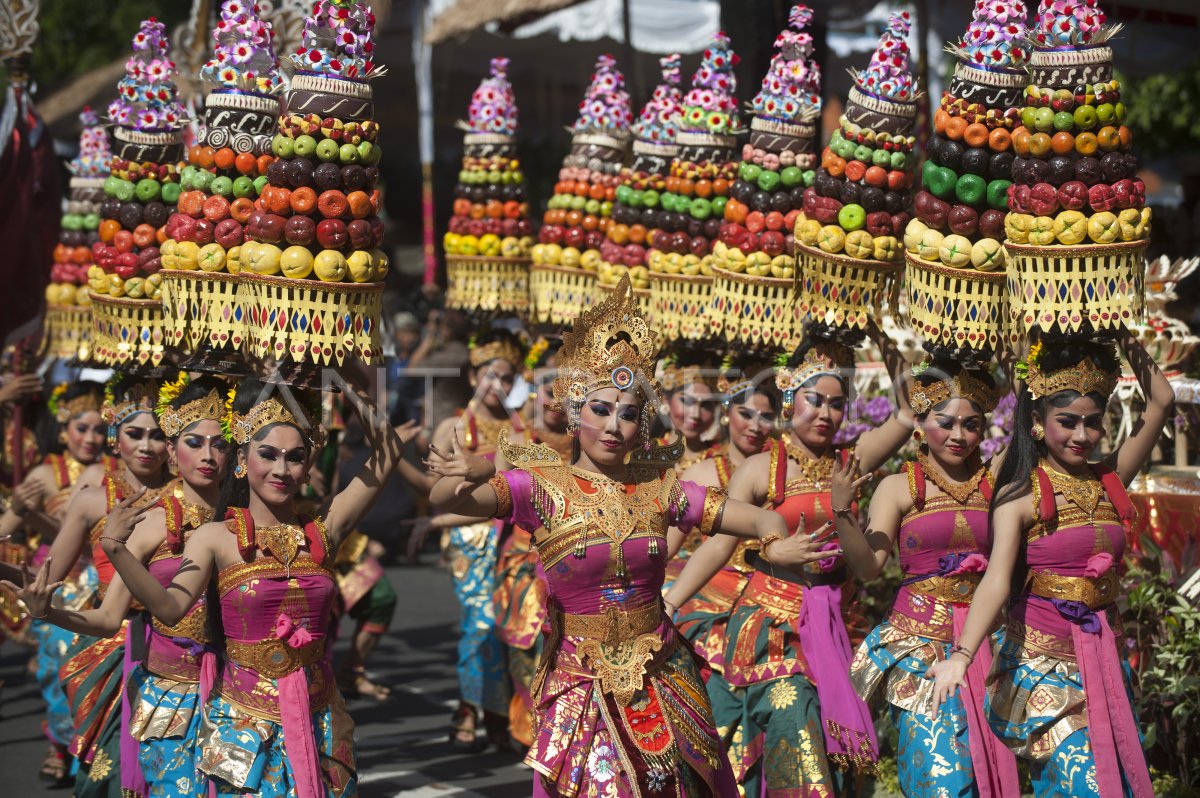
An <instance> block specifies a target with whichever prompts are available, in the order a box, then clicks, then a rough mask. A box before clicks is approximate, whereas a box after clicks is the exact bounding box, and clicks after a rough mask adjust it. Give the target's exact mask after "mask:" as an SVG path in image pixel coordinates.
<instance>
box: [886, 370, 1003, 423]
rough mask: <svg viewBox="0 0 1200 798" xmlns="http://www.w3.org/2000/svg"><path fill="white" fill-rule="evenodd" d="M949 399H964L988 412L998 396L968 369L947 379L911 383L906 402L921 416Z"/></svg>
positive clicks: (993, 407)
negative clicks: (910, 390)
mask: <svg viewBox="0 0 1200 798" xmlns="http://www.w3.org/2000/svg"><path fill="white" fill-rule="evenodd" d="M949 399H966V400H968V401H970V402H972V403H973V404H974V405H975V406H976V407H978V408H979V409H980V411H982V412H984V413H990V412H992V411H993V410H995V409H996V403H997V402H998V401H1000V396H999V395H998V392H997V391H996V389H995V388H994V387H992V386H991V385H988V384H987V383H986V382H984V381H983V380H981V379H980V378H978V377H976V376H975V375H974V374H972V373H971V372H969V371H960V372H959V373H958V374H955V375H954V376H953V377H952V378H950V379H948V380H937V381H936V382H930V383H917V384H915V385H913V387H912V392H911V393H910V394H909V397H908V404H909V405H910V406H911V407H912V409H913V412H914V413H916V414H917V415H919V416H923V415H925V414H926V413H928V412H929V411H930V410H932V409H933V408H935V407H937V406H938V405H940V404H941V403H942V402H945V401H947V400H949Z"/></svg>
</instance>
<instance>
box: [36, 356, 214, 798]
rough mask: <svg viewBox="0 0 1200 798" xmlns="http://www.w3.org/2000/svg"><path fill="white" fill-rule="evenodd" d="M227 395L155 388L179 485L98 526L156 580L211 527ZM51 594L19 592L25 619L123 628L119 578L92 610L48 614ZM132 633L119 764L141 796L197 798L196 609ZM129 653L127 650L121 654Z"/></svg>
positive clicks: (206, 677)
mask: <svg viewBox="0 0 1200 798" xmlns="http://www.w3.org/2000/svg"><path fill="white" fill-rule="evenodd" d="M225 390H226V386H225V384H224V383H223V382H221V381H220V380H217V379H216V378H213V377H202V378H200V379H197V380H195V381H192V382H191V383H187V381H186V376H185V375H180V377H179V378H178V379H177V380H176V381H174V382H172V383H168V384H166V385H164V386H163V387H162V389H161V390H160V392H159V400H158V405H157V407H156V408H155V410H156V415H157V416H158V420H159V425H160V427H161V429H162V432H163V434H164V435H165V436H166V439H167V452H168V456H169V457H170V459H171V461H172V462H174V463H176V465H177V466H178V470H179V477H180V479H179V480H178V481H177V482H173V483H172V484H171V485H170V487H169V488H168V489H167V490H165V491H164V492H163V493H162V495H161V496H160V498H159V499H158V500H157V502H156V503H155V504H154V505H153V508H152V509H151V510H149V511H148V512H145V511H139V510H134V509H133V503H134V501H137V500H139V499H140V498H141V494H140V492H139V493H135V494H132V495H131V496H129V497H127V498H126V499H125V500H124V501H122V502H121V503H120V504H118V505H117V506H116V507H115V508H113V511H112V512H111V513H110V514H109V515H108V517H107V521H106V523H105V530H104V532H105V535H106V536H115V537H120V538H128V539H129V549H130V551H132V552H133V554H134V556H135V557H137V558H138V559H139V560H140V561H142V562H147V561H148V562H149V568H150V571H151V573H153V574H155V575H156V576H157V577H158V578H159V580H160V581H163V582H164V583H165V580H167V579H168V578H169V577H171V576H172V575H174V574H175V572H176V571H177V570H178V569H179V555H180V553H181V552H182V550H183V545H184V543H185V541H186V539H187V538H188V537H190V536H191V534H192V531H193V530H195V529H196V528H197V527H199V526H200V525H201V524H205V523H208V522H209V521H211V520H212V516H213V508H214V505H215V504H216V502H217V495H218V492H219V490H220V483H221V478H222V476H223V474H224V470H225V464H226V460H227V459H228V457H229V451H230V449H231V448H232V447H231V445H230V444H229V443H228V442H227V441H226V440H225V436H224V433H223V431H222V429H221V419H222V418H223V417H224V413H225V401H224V398H223V396H224V393H225ZM143 512H145V516H144V519H143V520H142V521H141V522H140V523H139V524H138V526H137V529H136V530H134V531H133V532H132V536H130V530H129V529H128V528H127V527H128V526H129V523H130V521H131V519H132V518H134V517H135V516H138V515H140V514H141V513H143ZM47 570H48V569H46V568H45V567H44V566H43V571H47ZM56 587H57V585H50V584H48V583H47V579H46V577H45V576H44V575H40V576H39V579H38V580H35V581H34V583H33V585H32V586H29V587H26V588H25V589H24V590H23V591H22V592H21V594H20V595H21V598H22V599H24V601H25V603H26V604H27V605H29V608H30V613H31V614H33V615H34V616H36V617H39V618H43V619H45V620H46V621H47V622H49V623H52V624H54V625H55V626H59V627H62V628H65V629H69V630H71V631H72V632H75V633H78V634H80V635H88V636H91V637H94V638H108V637H111V636H113V635H115V634H117V633H118V632H120V631H121V629H122V625H123V624H124V622H125V619H126V617H127V616H128V613H129V609H130V605H131V603H132V601H131V596H130V595H129V591H128V590H127V589H126V588H125V585H124V583H123V582H122V580H121V578H120V577H119V576H117V577H114V578H113V579H112V581H111V582H110V583H109V587H108V591H107V592H106V593H105V596H104V600H103V602H101V604H100V606H99V607H97V608H96V609H90V610H83V611H70V610H62V609H56V608H53V607H51V605H50V599H51V597H52V595H53V592H54V590H55V588H56ZM133 628H134V632H133V636H132V639H134V640H137V641H144V642H145V659H144V661H143V662H141V663H139V664H138V665H137V666H136V668H135V669H134V670H133V672H132V674H130V675H128V680H129V681H128V684H129V689H130V693H131V702H132V713H129V712H123V713H122V714H123V715H124V716H125V717H123V718H122V724H123V726H122V728H129V727H130V726H131V728H129V732H130V734H129V735H125V734H122V735H121V749H120V750H121V762H122V764H124V763H125V761H126V759H127V758H128V759H130V760H132V761H131V764H134V765H135V766H137V765H140V769H141V773H142V776H143V778H144V779H145V781H146V785H147V789H146V791H145V792H142V793H139V795H144V796H162V798H166V796H192V797H193V798H203V797H204V796H205V795H207V784H206V780H205V777H204V774H202V773H200V771H199V770H198V769H197V761H198V752H199V742H200V738H199V732H200V712H199V709H200V705H201V701H202V697H201V693H202V692H204V693H207V691H208V689H209V688H211V686H212V680H213V677H214V675H215V668H216V663H215V652H214V651H213V649H212V648H211V643H212V633H211V632H210V631H209V629H208V627H207V623H206V614H205V607H204V602H203V601H201V602H199V603H198V604H197V605H196V607H195V608H193V610H192V611H191V612H190V613H189V614H188V615H187V616H186V617H185V618H184V620H183V621H182V622H181V623H179V624H177V625H175V626H174V627H166V626H164V625H162V624H161V623H158V622H153V621H151V623H150V624H149V628H147V624H145V623H142V622H138V623H134V624H133ZM134 647H136V644H135V645H134V646H126V651H127V652H129V651H131V650H132V649H133V648H134ZM127 659H128V657H127ZM93 769H95V763H94V762H93Z"/></svg>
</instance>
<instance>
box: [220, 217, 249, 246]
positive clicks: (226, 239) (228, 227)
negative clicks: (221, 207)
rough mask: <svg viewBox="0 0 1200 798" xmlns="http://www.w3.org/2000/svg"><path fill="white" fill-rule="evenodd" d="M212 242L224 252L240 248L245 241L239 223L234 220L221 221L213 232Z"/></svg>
mask: <svg viewBox="0 0 1200 798" xmlns="http://www.w3.org/2000/svg"><path fill="white" fill-rule="evenodd" d="M213 240H214V241H216V242H217V243H218V244H220V245H221V246H223V247H224V248H225V249H226V251H228V250H231V249H233V248H234V247H236V246H240V245H241V244H242V242H243V241H244V240H245V235H244V234H243V230H242V225H241V222H238V221H236V220H234V219H222V220H221V221H219V222H217V226H216V228H215V229H214V230H213Z"/></svg>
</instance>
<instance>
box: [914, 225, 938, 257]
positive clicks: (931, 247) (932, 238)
mask: <svg viewBox="0 0 1200 798" xmlns="http://www.w3.org/2000/svg"><path fill="white" fill-rule="evenodd" d="M943 238H945V236H943V235H942V234H941V233H939V232H938V231H937V230H934V229H933V228H926V230H925V232H924V233H922V234H921V239H920V240H919V241H918V242H917V257H919V258H920V259H921V260H927V261H929V262H930V263H937V262H938V260H939V259H940V258H941V255H940V252H941V249H942V239H943Z"/></svg>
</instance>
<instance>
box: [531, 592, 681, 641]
mask: <svg viewBox="0 0 1200 798" xmlns="http://www.w3.org/2000/svg"><path fill="white" fill-rule="evenodd" d="M553 616H554V619H555V620H556V621H557V624H558V627H559V629H561V630H562V633H563V634H564V635H565V636H567V637H583V638H587V639H589V640H599V641H601V642H603V643H605V644H607V645H610V646H615V645H618V644H619V643H621V642H623V641H626V640H632V639H633V638H635V637H637V636H639V635H644V634H648V633H650V632H653V631H654V630H655V629H657V628H658V627H659V624H661V623H662V619H663V611H662V605H661V604H659V603H658V602H657V601H656V602H654V603H653V604H647V605H645V606H644V607H639V608H637V609H635V610H623V609H621V608H620V607H616V606H610V607H607V608H606V609H605V610H604V612H602V613H600V614H598V615H575V614H571V613H565V612H556V613H553Z"/></svg>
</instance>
